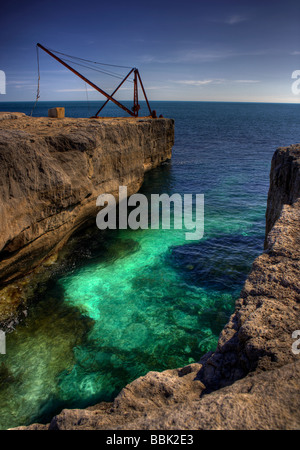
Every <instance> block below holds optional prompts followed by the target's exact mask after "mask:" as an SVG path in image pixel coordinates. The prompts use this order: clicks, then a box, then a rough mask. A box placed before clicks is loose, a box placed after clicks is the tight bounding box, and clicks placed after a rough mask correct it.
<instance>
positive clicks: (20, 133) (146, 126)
mask: <svg viewBox="0 0 300 450" xmlns="http://www.w3.org/2000/svg"><path fill="white" fill-rule="evenodd" d="M0 118H1V120H0V230H1V233H0V285H4V284H6V283H8V282H11V281H13V280H16V279H17V278H19V277H22V276H23V275H24V274H26V273H28V272H30V271H31V270H32V269H34V268H35V267H37V266H38V265H39V264H40V263H41V262H42V261H43V260H45V259H46V258H49V256H50V255H51V254H54V253H55V252H56V251H57V250H58V249H59V248H60V247H62V246H63V245H64V243H65V242H66V241H67V240H68V239H69V237H70V235H71V234H72V233H73V232H74V231H75V230H77V229H78V228H79V227H80V226H81V225H82V224H83V223H84V222H86V221H87V220H88V219H90V218H95V216H96V214H97V212H98V211H99V208H98V207H96V198H97V196H98V195H100V194H102V193H112V194H114V195H116V194H117V193H118V187H119V185H126V186H127V187H128V195H131V194H132V193H134V192H136V191H138V189H139V188H140V186H141V185H142V183H143V179H144V173H145V171H147V170H150V169H152V168H154V167H156V166H158V165H159V164H161V162H162V161H165V160H167V159H169V158H170V157H171V151H172V145H173V142H174V121H173V120H171V119H151V118H140V119H132V118H126V119H124V118H120V119H99V120H98V119H62V120H56V119H49V118H33V117H26V116H25V117H24V116H22V115H20V114H19V115H18V114H17V115H12V114H6V115H5V114H2V115H1V117H0Z"/></svg>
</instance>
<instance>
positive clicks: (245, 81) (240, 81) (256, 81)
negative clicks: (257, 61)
mask: <svg viewBox="0 0 300 450" xmlns="http://www.w3.org/2000/svg"><path fill="white" fill-rule="evenodd" d="M233 81H234V82H235V83H260V80H233Z"/></svg>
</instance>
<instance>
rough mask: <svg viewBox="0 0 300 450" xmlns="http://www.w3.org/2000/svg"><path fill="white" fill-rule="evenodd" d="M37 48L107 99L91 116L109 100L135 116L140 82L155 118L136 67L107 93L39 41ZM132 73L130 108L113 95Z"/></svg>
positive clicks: (96, 116)
mask: <svg viewBox="0 0 300 450" xmlns="http://www.w3.org/2000/svg"><path fill="white" fill-rule="evenodd" d="M38 48H40V49H42V50H44V51H45V52H46V53H48V55H50V56H52V58H54V59H56V61H58V62H59V63H61V64H62V65H63V66H65V67H66V68H67V69H69V70H70V71H71V72H73V73H74V74H75V75H77V76H78V77H79V78H81V79H82V80H83V81H84V82H85V83H87V84H89V85H90V86H91V87H92V88H94V89H96V91H98V92H100V94H102V95H104V97H106V98H107V100H106V101H105V102H104V104H103V105H102V106H101V108H99V110H98V111H97V112H96V114H95V115H94V116H92V118H98V117H99V113H100V112H101V111H102V109H103V108H104V107H105V105H107V103H108V102H109V101H111V102H113V103H114V104H115V105H117V106H119V107H120V108H122V109H123V110H124V111H126V112H127V113H128V114H130V115H131V116H134V117H137V116H138V114H139V110H140V105H139V99H138V85H139V84H140V87H141V89H142V91H143V94H144V98H145V100H146V103H147V107H148V109H149V113H150V116H151V117H153V118H156V111H155V110H151V108H150V104H149V101H148V98H147V95H146V92H145V89H144V86H143V83H142V80H141V76H140V73H139V71H138V69H137V68H136V67H133V68H131V69H130V71H129V72H128V74H127V75H126V76H125V77H124V78H123V79H122V81H121V83H120V84H119V85H118V86H117V88H116V89H115V90H114V91H113V93H112V94H108V93H107V92H105V91H104V90H103V89H101V88H100V87H99V86H97V85H96V84H95V83H93V82H92V81H90V80H89V79H88V78H86V77H85V76H83V75H82V74H81V73H79V72H78V71H77V70H75V69H74V68H73V67H71V66H70V65H69V64H68V63H67V62H66V61H68V62H69V60H66V59H62V58H60V57H59V56H57V55H56V54H54V53H53V52H54V50H52V51H51V50H49V49H48V48H46V47H44V46H43V45H42V44H39V43H38V44H37V49H38ZM55 53H57V54H60V55H63V56H66V57H71V56H70V55H67V54H65V53H61V52H57V51H55ZM71 58H75V59H76V60H80V61H81V62H83V61H87V62H93V61H89V60H86V59H83V58H78V57H71ZM75 64H79V65H83V64H80V63H75ZM96 64H97V63H96ZM98 64H101V63H98ZM102 65H107V66H113V65H112V64H103V63H102ZM83 66H84V65H83ZM84 67H87V66H84ZM117 67H125V66H117ZM127 68H128V67H127ZM99 72H101V70H99ZM104 73H107V74H109V73H108V72H104ZM132 74H133V75H134V78H133V107H132V108H131V110H130V109H129V108H127V107H126V106H125V105H123V104H122V103H121V102H119V101H118V100H116V99H115V98H114V97H113V96H114V95H115V93H116V92H117V91H118V90H119V89H120V87H121V86H122V85H123V83H124V82H125V81H126V80H128V78H129V77H130V75H132Z"/></svg>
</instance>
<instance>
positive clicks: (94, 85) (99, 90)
mask: <svg viewBox="0 0 300 450" xmlns="http://www.w3.org/2000/svg"><path fill="white" fill-rule="evenodd" d="M37 46H38V47H40V48H41V49H42V50H44V51H45V52H46V53H48V55H50V56H52V58H54V59H56V60H57V61H58V62H60V63H61V64H62V65H63V66H65V67H66V68H67V69H69V70H71V72H73V73H75V75H77V76H78V77H79V78H81V79H82V80H83V81H85V82H86V83H88V84H89V85H90V86H92V87H93V88H94V89H96V91H98V92H100V94H102V95H104V96H105V97H106V98H107V99H108V100H111V101H112V102H113V103H115V104H116V105H117V106H119V107H120V108H122V109H123V110H124V111H126V112H127V113H128V114H130V115H131V116H134V115H135V114H134V113H133V112H132V111H130V109H128V108H126V106H124V105H122V103H120V102H118V101H117V100H115V99H114V98H113V97H112V96H111V95H109V94H107V93H106V92H105V91H103V90H102V89H100V88H99V87H98V86H97V85H96V84H94V83H92V82H91V81H90V80H88V79H87V78H85V77H84V76H83V75H81V73H79V72H77V70H75V69H73V68H72V67H71V66H69V64H67V63H65V62H64V61H62V60H61V59H60V58H59V57H58V56H56V55H54V54H53V53H52V52H50V50H48V49H46V48H45V47H44V46H43V45H41V44H37Z"/></svg>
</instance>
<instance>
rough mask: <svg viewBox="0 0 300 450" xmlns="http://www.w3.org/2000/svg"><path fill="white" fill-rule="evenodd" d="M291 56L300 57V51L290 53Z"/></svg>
mask: <svg viewBox="0 0 300 450" xmlns="http://www.w3.org/2000/svg"><path fill="white" fill-rule="evenodd" d="M290 55H298V56H299V55H300V51H298V50H295V51H294V52H291V53H290Z"/></svg>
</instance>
